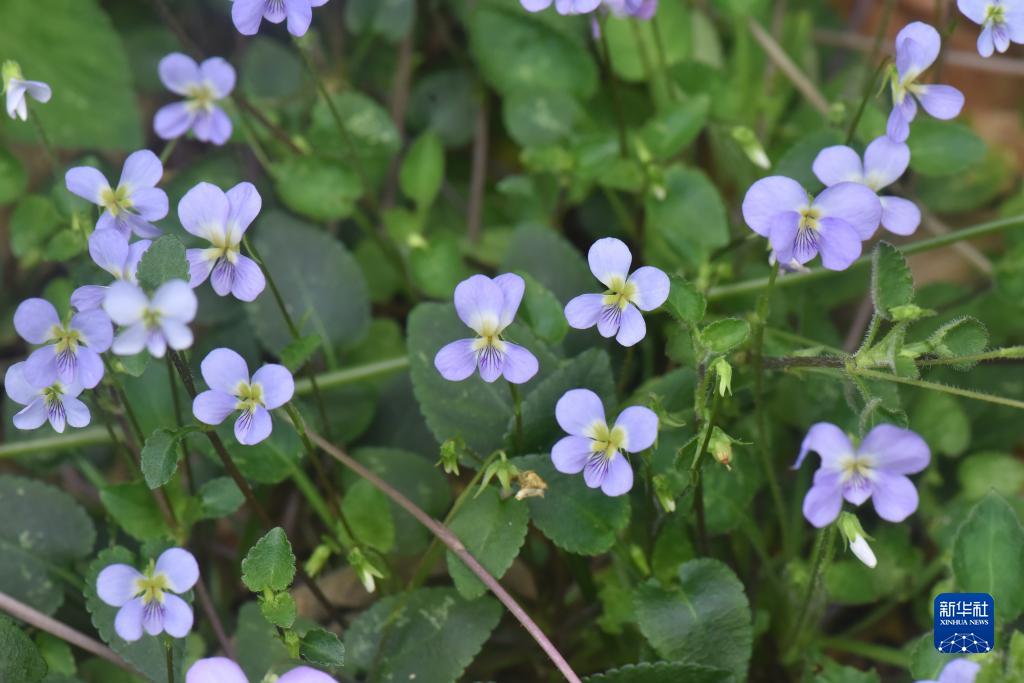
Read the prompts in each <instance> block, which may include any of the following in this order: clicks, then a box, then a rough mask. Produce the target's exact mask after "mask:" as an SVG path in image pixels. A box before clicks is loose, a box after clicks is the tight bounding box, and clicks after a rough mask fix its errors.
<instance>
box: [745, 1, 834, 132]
mask: <svg viewBox="0 0 1024 683" xmlns="http://www.w3.org/2000/svg"><path fill="white" fill-rule="evenodd" d="M747 26H748V27H749V28H750V33H751V34H752V35H753V36H754V40H756V41H757V42H758V44H759V45H760V46H761V49H763V50H764V52H765V54H766V55H768V59H770V60H772V62H774V63H775V66H777V67H778V68H779V71H781V72H782V73H784V74H785V75H786V78H788V79H789V81H790V82H791V83H792V84H793V86H794V87H795V88H796V89H797V90H799V91H800V94H801V95H803V96H804V99H806V100H807V102H808V103H809V104H810V105H811V106H812V107H814V108H815V109H816V110H817V111H818V113H820V114H821V115H822V116H824V117H826V118H827V117H828V115H829V112H830V109H831V108H830V106H829V103H828V100H827V99H825V96H824V95H823V94H822V93H821V91H820V90H818V87H817V86H816V85H814V83H813V82H812V81H811V79H810V78H808V77H807V75H806V74H804V72H803V71H801V70H800V67H799V66H797V65H796V62H794V61H793V60H792V59H790V57H789V55H788V54H786V51H785V50H783V49H782V47H781V46H780V45H779V44H778V43H777V42H776V41H775V38H773V37H772V35H771V34H770V33H768V31H766V30H765V29H764V27H763V26H761V24H759V23H758V22H757V20H756V19H754V18H753V17H750V18H749V19H748V20H747Z"/></svg>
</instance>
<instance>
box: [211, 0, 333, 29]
mask: <svg viewBox="0 0 1024 683" xmlns="http://www.w3.org/2000/svg"><path fill="white" fill-rule="evenodd" d="M325 1H326V0H234V4H233V5H232V7H231V20H232V21H233V22H234V24H235V28H236V29H238V32H239V33H241V34H242V35H246V36H251V35H255V34H256V33H257V32H258V31H259V29H260V22H261V21H262V20H263V19H266V20H267V21H269V22H270V23H272V24H280V23H282V22H284V21H286V20H287V22H288V23H287V26H288V32H289V33H291V34H292V35H293V36H302V35H305V33H306V31H308V30H309V25H310V23H311V22H312V20H313V8H314V7H319V6H321V5H323V4H324V2H325Z"/></svg>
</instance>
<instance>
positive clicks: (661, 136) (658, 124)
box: [640, 17, 711, 161]
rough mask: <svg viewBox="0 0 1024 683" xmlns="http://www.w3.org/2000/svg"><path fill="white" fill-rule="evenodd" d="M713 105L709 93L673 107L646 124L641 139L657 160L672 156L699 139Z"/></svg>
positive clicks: (641, 130)
mask: <svg viewBox="0 0 1024 683" xmlns="http://www.w3.org/2000/svg"><path fill="white" fill-rule="evenodd" d="M659 20H660V17H659ZM710 108H711V98H709V97H708V96H707V95H698V96H696V97H693V98H690V99H688V100H686V101H685V102H682V103H681V104H678V105H676V106H673V107H672V108H671V109H669V110H668V111H666V112H664V113H660V114H658V115H656V116H654V118H652V119H651V120H649V121H648V122H647V123H645V124H644V127H643V128H642V129H640V141H641V142H642V143H643V145H644V147H645V148H646V149H647V150H648V151H649V152H650V153H651V154H652V155H653V156H654V158H655V159H657V160H659V161H664V160H668V159H671V158H672V157H674V156H675V155H677V154H679V153H680V152H682V151H683V150H684V149H686V148H687V147H689V146H690V144H691V143H692V142H693V141H694V140H696V139H697V136H698V135H699V134H700V132H701V131H702V130H703V129H704V126H705V124H707V120H708V111H709V109H710Z"/></svg>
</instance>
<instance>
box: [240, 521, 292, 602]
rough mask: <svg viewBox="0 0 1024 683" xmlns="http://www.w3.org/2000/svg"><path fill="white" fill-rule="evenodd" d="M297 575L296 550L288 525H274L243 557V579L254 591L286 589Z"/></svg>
mask: <svg viewBox="0 0 1024 683" xmlns="http://www.w3.org/2000/svg"><path fill="white" fill-rule="evenodd" d="M294 578H295V554H294V553H293V552H292V544H291V543H289V542H288V536H287V535H285V533H284V529H282V528H281V527H274V528H273V529H271V530H270V531H268V532H267V533H266V535H264V536H263V538H261V539H260V540H258V541H256V545H254V546H253V547H252V548H250V549H249V552H248V553H246V555H245V559H244V560H242V583H244V584H245V585H246V586H247V587H248V588H249V590H251V591H252V592H254V593H260V592H262V591H265V590H271V591H283V590H285V589H286V588H288V586H290V585H292V579H294Z"/></svg>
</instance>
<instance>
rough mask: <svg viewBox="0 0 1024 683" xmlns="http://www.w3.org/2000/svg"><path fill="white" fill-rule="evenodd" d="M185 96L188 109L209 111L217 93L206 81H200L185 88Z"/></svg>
mask: <svg viewBox="0 0 1024 683" xmlns="http://www.w3.org/2000/svg"><path fill="white" fill-rule="evenodd" d="M185 98H186V99H187V102H186V106H187V107H188V108H189V109H191V110H193V111H196V110H199V109H201V110H203V111H210V110H212V109H213V103H214V102H215V101H216V100H217V95H216V94H215V93H214V92H213V88H212V87H210V85H209V84H208V83H200V84H197V85H193V86H190V87H189V88H188V89H186V91H185Z"/></svg>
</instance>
